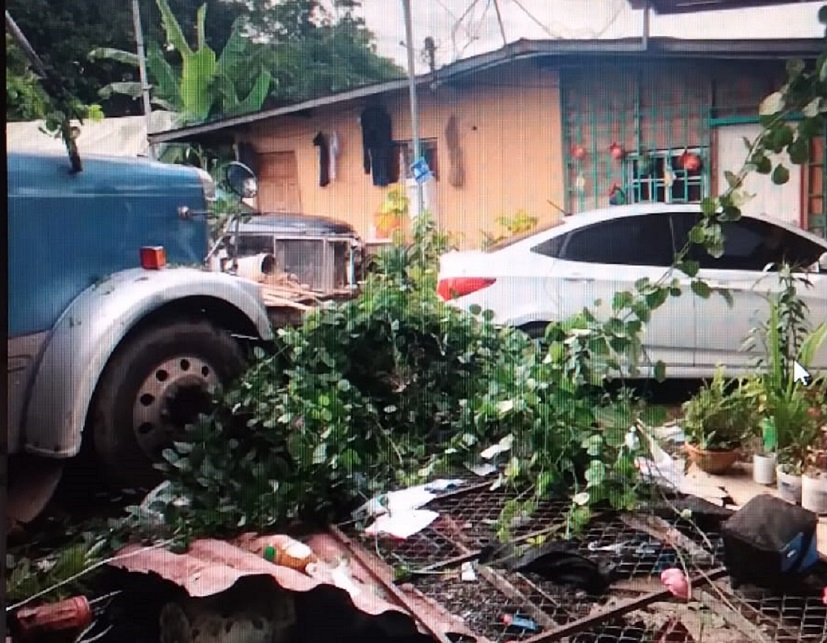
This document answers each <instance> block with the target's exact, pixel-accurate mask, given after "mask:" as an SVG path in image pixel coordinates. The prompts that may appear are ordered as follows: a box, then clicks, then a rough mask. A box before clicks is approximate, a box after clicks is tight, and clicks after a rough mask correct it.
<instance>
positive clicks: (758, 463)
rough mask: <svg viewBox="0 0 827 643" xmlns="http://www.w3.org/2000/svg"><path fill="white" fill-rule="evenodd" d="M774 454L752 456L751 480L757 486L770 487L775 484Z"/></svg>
mask: <svg viewBox="0 0 827 643" xmlns="http://www.w3.org/2000/svg"><path fill="white" fill-rule="evenodd" d="M775 467H776V460H775V454H774V453H771V454H770V455H761V454H759V453H756V454H755V455H753V456H752V479H753V480H754V481H755V482H757V483H758V484H766V485H770V484H773V483H774V482H775Z"/></svg>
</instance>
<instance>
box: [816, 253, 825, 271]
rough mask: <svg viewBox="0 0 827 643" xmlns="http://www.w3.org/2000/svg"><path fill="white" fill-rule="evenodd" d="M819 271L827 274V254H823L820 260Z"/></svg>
mask: <svg viewBox="0 0 827 643" xmlns="http://www.w3.org/2000/svg"><path fill="white" fill-rule="evenodd" d="M818 271H819V272H827V252H825V253H823V254H822V255H821V256H820V257H819V258H818Z"/></svg>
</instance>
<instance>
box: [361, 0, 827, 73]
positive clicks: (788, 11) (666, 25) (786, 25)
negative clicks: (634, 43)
mask: <svg viewBox="0 0 827 643" xmlns="http://www.w3.org/2000/svg"><path fill="white" fill-rule="evenodd" d="M822 4H824V3H821V2H805V3H803V4H797V5H789V4H788V5H781V6H777V7H766V8H760V9H744V10H737V11H736V10H728V11H716V12H709V13H702V14H695V15H684V16H658V15H656V14H654V12H653V13H652V17H651V22H650V34H651V35H652V36H671V37H676V38H698V39H702V38H710V39H712V38H716V39H717V38H811V37H822V36H823V35H824V26H823V25H820V24H819V22H818V19H817V13H818V10H819V8H820V7H821V6H822ZM411 6H412V15H413V33H414V37H413V40H414V42H415V43H417V49H418V50H421V49H422V43H423V42H424V39H425V37H426V36H431V37H432V38H433V39H434V41H435V43H436V45H437V54H436V58H437V65H438V66H440V65H443V64H447V63H450V62H453V61H454V60H457V59H458V58H464V57H468V56H472V55H475V54H480V53H484V52H486V51H492V50H494V49H498V48H500V47H501V46H502V45H503V37H502V33H501V31H500V26H499V22H498V20H497V13H496V10H495V6H494V2H493V0H476V1H475V0H411ZM499 6H500V11H501V13H502V22H503V29H504V31H505V36H506V39H507V41H508V42H513V41H515V40H519V39H520V38H532V39H544V38H546V39H547V38H623V37H640V35H641V33H642V30H643V12H642V11H633V10H632V9H630V8H629V5H628V2H627V0H499ZM469 8H470V10H469ZM466 11H467V13H466ZM362 15H363V16H364V18H365V22H366V23H367V26H368V27H369V28H370V29H371V30H372V31H373V32H374V34H376V44H377V48H378V50H379V53H380V54H381V55H383V56H387V57H389V58H392V59H394V60H395V61H397V63H399V64H400V65H402V66H403V67H404V66H405V65H406V64H407V61H406V52H405V47H404V44H403V43H404V41H405V23H404V19H403V12H402V0H362ZM463 15H464V17H463V19H462V20H461V21H460V18H461V17H462V16H463ZM425 71H427V65H426V63H425V61H424V60H417V73H421V72H425Z"/></svg>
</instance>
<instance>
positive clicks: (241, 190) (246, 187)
mask: <svg viewBox="0 0 827 643" xmlns="http://www.w3.org/2000/svg"><path fill="white" fill-rule="evenodd" d="M225 177H226V179H227V185H229V186H230V189H231V190H232V191H233V192H235V193H236V194H237V195H238V196H240V197H241V198H242V199H252V198H253V197H255V196H256V195H257V194H258V179H256V175H255V173H254V172H253V171H252V170H251V169H250V168H249V167H247V166H246V165H244V163H239V162H238V161H233V162H232V163H229V164H228V165H227V169H226V171H225Z"/></svg>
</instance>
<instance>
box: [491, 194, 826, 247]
mask: <svg viewBox="0 0 827 643" xmlns="http://www.w3.org/2000/svg"><path fill="white" fill-rule="evenodd" d="M700 211H701V206H700V205H699V204H697V203H680V204H671V203H635V204H632V205H617V206H610V207H608V208H600V209H596V210H588V211H586V212H580V213H577V214H572V215H568V216H565V217H563V218H562V219H560V220H558V222H556V224H555V225H551V226H549V227H547V228H546V229H544V230H541V231H538V232H534V233H533V234H532V233H528V234H527V235H526V236H525V238H523V239H521V240H520V241H517V242H515V243H514V244H512V245H510V246H508V247H506V248H503V249H502V250H501V251H500V252H502V251H506V250H509V251H510V250H512V249H514V250H517V249H525V248H527V247H533V246H534V245H535V244H537V243H539V242H542V241H545V240H546V239H550V238H551V237H555V236H557V235H560V234H565V233H567V232H569V231H572V230H577V229H578V228H582V227H585V226H588V225H591V224H594V223H600V222H602V221H608V220H610V219H616V218H618V217H630V216H645V215H657V214H680V213H684V212H688V213H693V214H697V213H700ZM742 216H743V218H748V219H757V220H759V221H768V222H769V223H772V224H773V225H776V226H778V227H780V228H783V229H785V230H788V231H790V232H794V233H796V234H800V235H803V236H804V237H806V238H807V239H809V240H810V241H813V242H815V243H818V244H820V245H822V246H824V247H825V248H827V240H826V239H823V238H821V237H819V236H817V235H815V234H813V233H812V232H809V231H808V230H804V229H803V228H800V227H798V226H796V225H793V224H791V223H787V222H785V221H779V220H777V219H771V218H769V217H764V216H759V215H753V214H744V215H742Z"/></svg>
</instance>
